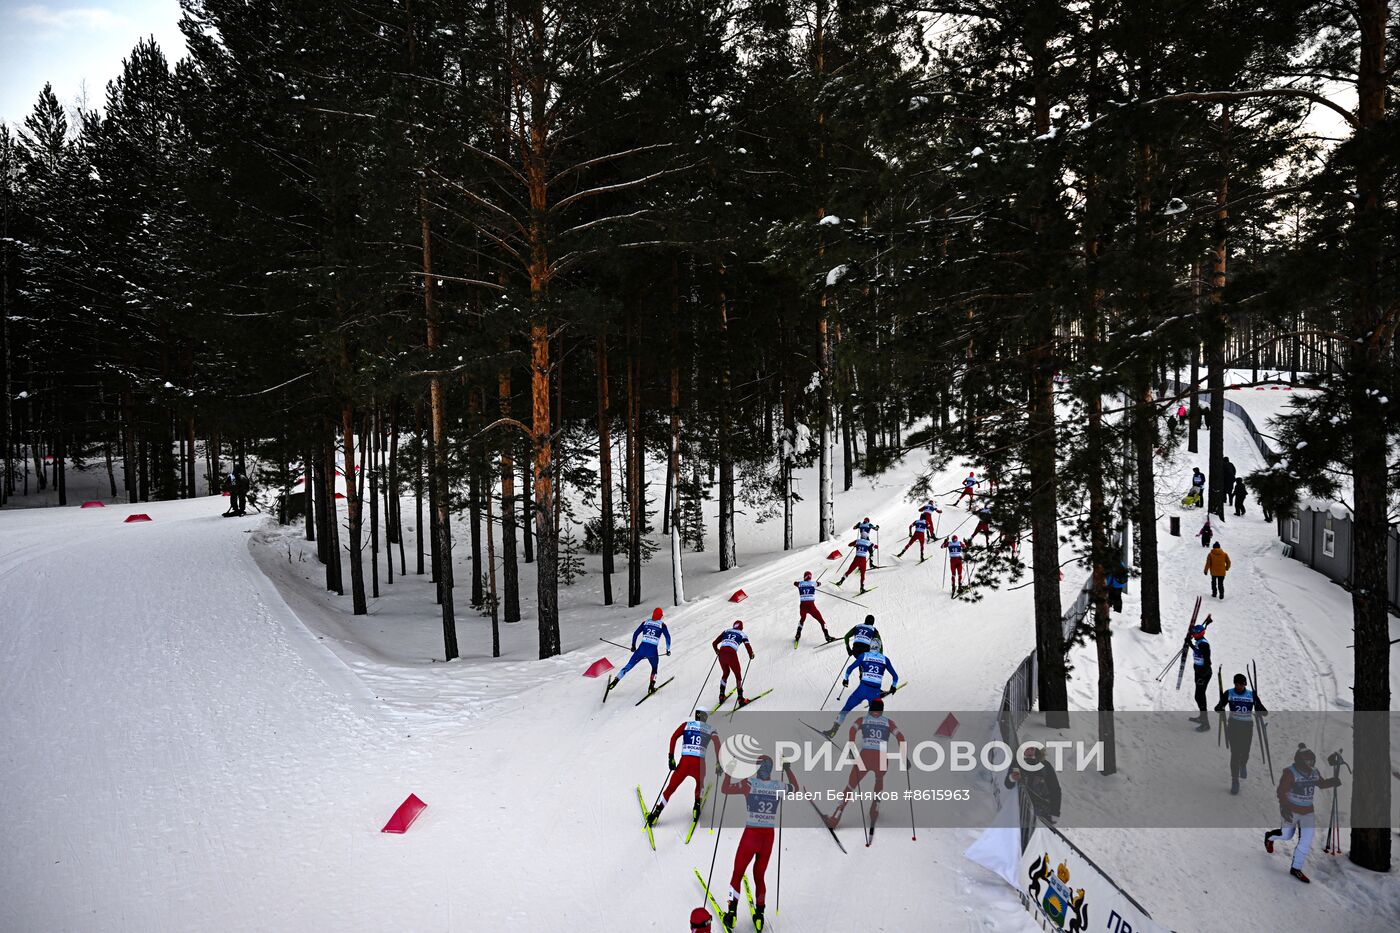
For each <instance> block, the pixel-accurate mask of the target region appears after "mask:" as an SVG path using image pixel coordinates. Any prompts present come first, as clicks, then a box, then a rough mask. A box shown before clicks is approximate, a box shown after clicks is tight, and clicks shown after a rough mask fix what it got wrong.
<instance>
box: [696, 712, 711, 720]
mask: <svg viewBox="0 0 1400 933" xmlns="http://www.w3.org/2000/svg"><path fill="white" fill-rule="evenodd" d="M695 718H696V719H698V720H699V721H700V722H708V721H709V719H710V711H709V710H707V709H697V710H696V711H695Z"/></svg>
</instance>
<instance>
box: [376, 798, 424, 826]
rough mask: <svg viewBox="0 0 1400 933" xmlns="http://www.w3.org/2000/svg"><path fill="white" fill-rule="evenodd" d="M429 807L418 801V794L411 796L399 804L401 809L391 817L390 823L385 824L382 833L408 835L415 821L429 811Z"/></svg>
mask: <svg viewBox="0 0 1400 933" xmlns="http://www.w3.org/2000/svg"><path fill="white" fill-rule="evenodd" d="M427 807H428V805H427V804H426V803H424V802H423V801H421V800H419V799H418V795H417V794H409V795H408V797H407V798H405V799H404V802H403V803H401V804H399V808H398V809H397V810H395V811H394V815H393V816H391V817H389V822H387V823H385V824H384V828H383V829H381V830H380V832H381V833H406V832H408V828H409V827H410V826H412V825H413V821H414V820H416V819H418V814H420V813H422V812H423V811H424V810H425V809H427Z"/></svg>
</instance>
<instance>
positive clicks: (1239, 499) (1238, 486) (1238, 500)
mask: <svg viewBox="0 0 1400 933" xmlns="http://www.w3.org/2000/svg"><path fill="white" fill-rule="evenodd" d="M1248 497H1249V490H1248V489H1246V488H1245V485H1244V480H1243V479H1236V480H1235V488H1234V489H1231V490H1230V501H1231V502H1232V503H1234V506H1235V514H1236V515H1243V514H1244V500H1245V499H1247V498H1248Z"/></svg>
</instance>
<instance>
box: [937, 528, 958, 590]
mask: <svg viewBox="0 0 1400 933" xmlns="http://www.w3.org/2000/svg"><path fill="white" fill-rule="evenodd" d="M939 547H944V548H947V549H948V572H949V573H951V574H952V575H953V589H954V590H957V589H960V588H961V587H962V585H963V543H962V542H961V541H959V540H958V536H957V535H953V536H951V537H948V538H944V539H943V543H942V544H940V545H939Z"/></svg>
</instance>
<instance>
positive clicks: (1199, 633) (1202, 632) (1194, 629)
mask: <svg viewBox="0 0 1400 933" xmlns="http://www.w3.org/2000/svg"><path fill="white" fill-rule="evenodd" d="M1191 637H1192V638H1205V637H1206V627H1205V626H1204V625H1193V626H1191Z"/></svg>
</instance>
